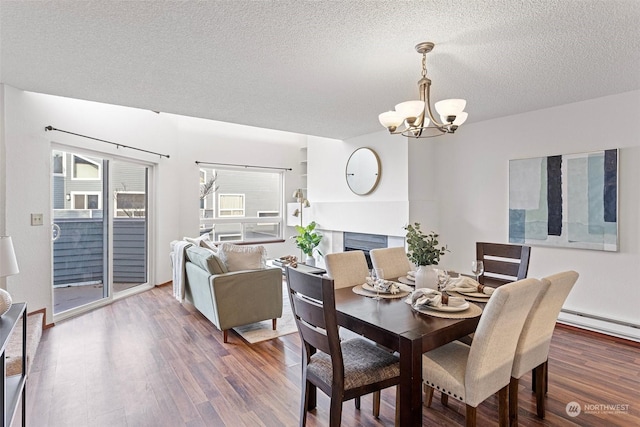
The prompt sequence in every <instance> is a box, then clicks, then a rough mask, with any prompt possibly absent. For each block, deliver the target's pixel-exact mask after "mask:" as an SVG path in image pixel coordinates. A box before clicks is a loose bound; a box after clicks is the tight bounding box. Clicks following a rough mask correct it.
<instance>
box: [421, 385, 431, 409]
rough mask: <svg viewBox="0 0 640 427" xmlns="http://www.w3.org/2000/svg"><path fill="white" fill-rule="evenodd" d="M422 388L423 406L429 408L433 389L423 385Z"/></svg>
mask: <svg viewBox="0 0 640 427" xmlns="http://www.w3.org/2000/svg"><path fill="white" fill-rule="evenodd" d="M423 388H424V394H425V396H424V404H425V406H426V407H427V408H431V401H432V400H433V387H429V386H428V385H426V384H424V385H423Z"/></svg>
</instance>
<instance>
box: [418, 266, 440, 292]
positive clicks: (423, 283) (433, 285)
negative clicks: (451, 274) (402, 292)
mask: <svg viewBox="0 0 640 427" xmlns="http://www.w3.org/2000/svg"><path fill="white" fill-rule="evenodd" d="M420 288H430V289H435V290H436V291H437V290H438V272H437V271H436V269H435V268H434V267H433V266H432V265H420V266H418V270H417V271H416V289H420Z"/></svg>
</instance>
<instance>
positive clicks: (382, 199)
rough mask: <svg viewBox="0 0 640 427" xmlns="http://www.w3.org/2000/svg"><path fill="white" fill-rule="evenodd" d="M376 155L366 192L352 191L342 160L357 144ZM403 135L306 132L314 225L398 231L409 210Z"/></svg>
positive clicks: (387, 232)
mask: <svg viewBox="0 0 640 427" xmlns="http://www.w3.org/2000/svg"><path fill="white" fill-rule="evenodd" d="M361 147H368V148H371V149H373V150H374V151H375V152H376V153H377V154H378V156H379V157H380V162H381V176H380V181H379V183H378V186H377V188H376V189H375V191H373V192H372V193H371V194H367V195H365V196H358V195H356V194H354V193H352V192H351V190H350V189H349V187H348V186H347V182H346V179H345V178H346V177H345V170H346V165H347V160H348V159H349V156H350V155H351V153H353V151H355V150H356V149H357V148H361ZM407 150H408V147H407V141H406V139H405V138H398V137H393V136H389V135H388V134H387V133H384V132H376V133H373V134H368V135H362V136H359V137H357V138H352V139H348V140H345V141H339V140H329V139H322V138H311V137H310V138H309V142H308V161H309V165H308V171H309V178H308V184H309V200H310V202H311V204H312V215H313V219H314V220H315V221H316V222H317V223H318V226H319V228H321V229H324V230H335V231H352V232H362V233H372V234H383V235H390V236H403V235H404V230H403V229H402V227H403V226H404V225H406V223H407V219H408V215H409V213H408V212H409V203H408V193H407V192H408V185H407V182H408V174H409V172H408V167H407Z"/></svg>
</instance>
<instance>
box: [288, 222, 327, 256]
mask: <svg viewBox="0 0 640 427" xmlns="http://www.w3.org/2000/svg"><path fill="white" fill-rule="evenodd" d="M295 227H296V231H297V232H298V235H297V236H294V238H295V239H296V246H297V247H298V248H299V249H300V250H301V251H302V252H303V253H304V254H305V255H306V256H307V259H306V260H305V264H307V265H309V266H315V264H316V260H315V259H314V258H313V252H314V251H315V252H318V254H320V256H323V255H322V252H320V251H319V250H318V249H317V247H318V245H319V244H320V241H321V240H322V234H318V233H317V232H315V229H316V223H315V221H311V222H310V223H309V225H307V226H306V227H303V226H300V225H296V226H295Z"/></svg>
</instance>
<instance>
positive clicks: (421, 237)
mask: <svg viewBox="0 0 640 427" xmlns="http://www.w3.org/2000/svg"><path fill="white" fill-rule="evenodd" d="M404 229H405V230H406V231H407V235H406V238H407V246H408V247H409V252H408V253H407V256H408V257H409V259H410V260H411V262H413V263H414V264H415V265H416V267H418V270H417V271H416V289H418V288H425V287H427V288H432V289H438V275H437V273H436V271H435V269H434V268H433V267H432V266H434V265H438V263H439V262H440V256H442V255H444V254H445V253H446V252H448V251H449V250H448V249H447V247H446V246H440V247H439V245H440V243H439V242H438V235H437V234H436V233H434V232H433V231H432V232H431V233H429V234H424V233H423V232H422V230H420V224H419V223H417V222H416V223H414V224H413V225H411V224H409V225H407V226H406V227H404Z"/></svg>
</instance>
